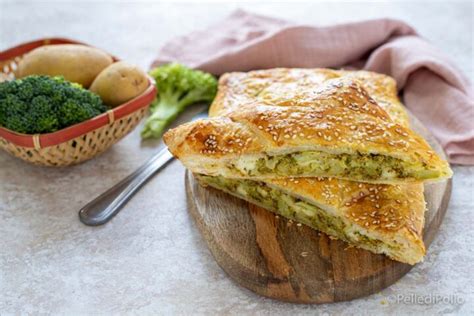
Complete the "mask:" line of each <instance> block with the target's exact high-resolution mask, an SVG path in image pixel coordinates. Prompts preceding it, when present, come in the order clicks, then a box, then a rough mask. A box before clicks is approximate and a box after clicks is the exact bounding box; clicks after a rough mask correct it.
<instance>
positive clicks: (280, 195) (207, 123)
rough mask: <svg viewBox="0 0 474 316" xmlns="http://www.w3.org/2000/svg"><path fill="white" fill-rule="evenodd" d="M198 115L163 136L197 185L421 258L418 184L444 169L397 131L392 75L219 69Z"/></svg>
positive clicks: (380, 249) (404, 257) (410, 134)
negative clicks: (206, 107)
mask: <svg viewBox="0 0 474 316" xmlns="http://www.w3.org/2000/svg"><path fill="white" fill-rule="evenodd" d="M209 113H210V118H209V119H206V120H201V121H196V122H192V123H187V124H184V125H181V126H179V127H177V128H175V129H173V130H170V131H169V132H168V133H166V134H165V137H164V140H165V142H166V144H167V145H168V147H169V150H170V151H171V152H172V153H173V155H174V156H175V157H177V158H178V159H180V160H181V162H182V163H183V164H184V165H185V166H186V167H187V168H188V169H189V170H190V171H192V172H193V173H194V174H195V175H196V177H197V178H198V180H199V181H200V182H201V183H202V184H204V185H209V186H212V187H215V188H217V189H220V190H223V191H226V192H228V193H230V194H232V195H235V196H237V197H240V198H242V199H245V200H247V201H249V202H252V203H255V204H257V205H260V206H262V207H264V208H266V209H268V210H270V211H272V212H275V213H278V214H280V215H282V216H285V217H287V218H290V219H293V220H296V221H298V222H301V223H304V224H306V225H308V226H310V227H312V228H315V229H317V230H320V231H322V232H324V233H326V234H329V235H331V236H334V237H337V238H339V239H342V240H345V241H347V242H349V243H351V244H353V245H355V246H358V247H361V248H364V249H367V250H369V251H372V252H375V253H384V254H386V255H388V256H390V257H391V258H393V259H395V260H398V261H401V262H406V263H409V264H415V263H416V262H419V261H421V260H422V258H423V255H424V253H425V248H424V245H423V241H422V229H423V223H424V210H425V202H424V199H423V184H422V182H423V181H439V180H442V179H445V178H448V177H450V176H451V174H452V173H451V170H450V168H449V164H448V163H447V162H446V161H444V160H442V159H441V158H440V157H439V156H438V155H437V154H436V153H435V152H434V151H433V150H432V149H431V148H430V146H429V145H428V144H427V142H426V141H425V140H424V139H423V138H422V137H420V136H419V135H417V134H416V133H415V132H414V131H412V130H411V129H410V128H409V126H408V119H407V117H408V116H407V114H406V112H405V111H404V109H403V107H402V105H401V103H400V102H399V100H398V98H397V92H396V86H395V83H394V81H393V79H391V78H389V77H386V76H383V75H379V74H374V73H369V72H346V71H333V70H328V69H270V70H262V71H253V72H249V73H230V74H226V75H224V76H222V77H221V79H220V82H219V91H218V95H217V97H216V99H215V101H214V102H213V104H212V105H211V109H210V112H209Z"/></svg>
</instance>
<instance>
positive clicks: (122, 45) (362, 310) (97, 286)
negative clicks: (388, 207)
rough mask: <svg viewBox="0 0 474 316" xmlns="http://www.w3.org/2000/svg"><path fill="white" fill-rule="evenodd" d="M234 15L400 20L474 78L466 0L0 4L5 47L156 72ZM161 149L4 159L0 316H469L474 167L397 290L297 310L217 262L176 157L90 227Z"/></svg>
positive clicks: (0, 166) (132, 144)
mask: <svg viewBox="0 0 474 316" xmlns="http://www.w3.org/2000/svg"><path fill="white" fill-rule="evenodd" d="M237 7H242V8H247V9H249V10H253V11H255V12H259V13H265V14H273V15H275V16H279V17H286V18H288V19H292V20H296V21H301V22H307V23H317V24H330V23H335V22H345V21H353V20H359V19H364V18H374V17H382V16H389V17H394V18H400V19H404V20H405V21H407V22H409V23H411V24H412V25H413V26H415V27H416V28H417V29H418V30H419V32H420V33H421V34H423V36H425V37H426V38H428V39H429V40H430V41H432V42H434V43H435V44H436V45H437V46H439V47H440V48H441V49H443V50H444V51H446V52H447V53H448V54H450V55H451V56H452V58H453V59H454V60H455V62H456V63H457V65H458V66H459V67H460V68H463V69H464V71H465V73H466V74H467V75H468V76H470V77H471V78H472V74H473V64H472V62H473V55H472V52H473V51H472V36H473V32H472V31H473V13H472V12H473V10H472V9H473V7H472V3H470V2H464V3H460V2H455V3H452V2H451V3H442V2H435V3H428V2H415V3H407V2H403V3H347V2H346V3H328V2H324V3H314V4H301V3H300V4H289V3H286V4H270V3H268V4H258V5H257V4H250V3H244V4H241V5H236V4H218V3H214V4H209V3H208V4H177V5H172V4H154V3H150V2H140V3H133V2H121V3H120V4H115V3H113V2H106V3H101V4H93V3H91V2H85V1H84V2H82V1H76V2H72V3H63V2H35V3H28V2H24V1H21V2H18V1H9V2H5V1H2V2H0V49H5V48H8V47H10V46H13V45H15V44H18V43H20V42H24V41H27V40H31V39H35V38H40V37H45V36H53V35H56V36H66V37H70V38H74V39H78V40H82V41H84V42H87V43H90V44H93V45H96V46H99V47H102V48H104V49H106V50H107V51H109V52H112V53H114V54H116V55H117V56H120V57H122V58H123V59H126V60H129V61H131V62H134V63H137V64H139V65H141V66H143V67H147V66H148V65H149V63H150V62H151V60H152V58H153V57H154V55H155V53H156V52H157V50H158V48H159V47H160V45H162V44H163V43H164V42H165V41H166V40H168V39H170V38H172V37H173V36H176V35H179V34H184V33H187V32H189V31H191V30H194V29H196V28H202V27H205V26H207V25H209V24H210V23H212V22H215V21H217V20H219V19H221V18H222V17H224V16H225V15H226V14H228V13H229V12H230V11H231V10H232V9H234V8H237ZM188 117H189V115H188V116H186V115H185V116H183V117H182V118H181V121H184V120H186V119H187V118H188ZM161 146H162V144H161V143H159V142H156V143H154V144H150V143H147V144H143V143H140V139H139V135H138V130H136V131H134V132H133V133H132V134H131V135H129V136H127V137H126V138H125V139H124V140H122V141H121V142H120V143H118V144H117V145H115V146H113V148H112V149H111V150H109V151H108V152H106V153H105V154H103V155H102V156H100V157H98V158H96V159H94V160H92V161H89V162H87V163H84V164H82V165H79V166H75V167H71V168H65V169H50V168H40V167H35V166H31V165H28V164H26V163H23V162H21V161H19V160H17V159H14V158H12V157H10V156H8V155H7V154H5V153H4V152H0V314H19V313H33V314H36V313H53V314H91V313H102V314H112V313H137V314H138V313H139V314H152V313H153V314H154V313H157V312H158V313H160V314H171V313H176V314H194V313H196V314H289V313H296V314H318V313H321V314H352V313H356V314H366V313H369V314H380V313H386V314H393V315H400V314H408V313H415V314H421V313H424V314H431V315H432V314H442V313H454V314H464V315H465V314H472V313H474V294H473V293H474V288H473V284H474V277H473V274H474V271H473V262H474V250H473V247H472V244H473V243H474V234H473V227H474V216H473V211H474V199H473V191H474V188H473V185H474V180H473V174H474V167H458V166H456V167H454V171H455V177H454V190H453V196H452V200H451V203H450V207H449V211H448V213H447V215H446V218H445V221H444V223H443V224H442V226H441V229H440V232H439V235H438V236H437V238H436V239H435V241H434V243H433V244H432V246H431V247H430V249H429V251H428V255H427V256H426V260H425V262H423V263H422V264H419V265H417V266H416V267H415V268H414V269H413V270H412V271H411V272H410V273H409V274H408V275H406V276H405V277H404V278H402V279H401V280H400V281H399V282H397V283H396V284H394V285H392V286H391V287H389V288H387V289H386V290H384V291H382V292H380V293H378V294H374V295H371V296H369V297H366V298H362V299H357V300H354V301H351V302H344V303H337V304H327V305H319V306H316V305H293V304H287V303H281V302H277V301H273V300H270V299H266V298H262V297H259V296H256V295H254V294H253V293H251V292H249V291H248V290H245V289H243V288H240V287H239V286H237V285H235V284H234V283H233V282H232V281H231V280H230V279H229V278H228V277H227V276H226V274H225V273H224V272H223V271H222V270H221V269H220V268H219V267H218V266H217V264H216V263H215V261H214V260H213V258H212V256H211V254H210V253H209V251H208V250H207V248H206V245H205V243H204V242H203V240H202V239H201V237H200V235H199V233H198V231H197V229H196V227H195V225H194V223H193V222H192V219H191V218H190V217H189V215H188V213H187V212H186V203H185V193H184V169H183V167H182V166H181V165H180V164H179V163H178V162H173V163H172V164H171V165H169V166H168V167H167V168H166V169H165V170H164V171H163V172H162V173H160V174H159V175H158V176H156V177H155V178H154V179H152V181H150V182H149V183H148V184H147V185H146V186H145V187H144V188H143V189H142V190H141V191H140V192H139V193H138V194H137V195H136V197H135V198H134V199H133V200H132V201H130V203H129V204H128V205H127V207H126V209H125V210H124V211H123V212H122V213H121V214H120V215H119V216H117V217H116V218H115V219H114V220H113V221H112V222H110V223H109V224H108V225H105V226H103V227H96V228H91V227H86V226H84V225H82V224H81V223H80V222H79V221H78V218H77V210H78V209H79V208H80V207H81V206H82V205H83V204H84V203H86V202H87V201H89V200H90V199H91V198H92V197H94V196H95V195H97V194H98V193H100V192H102V191H103V190H105V189H106V188H108V187H109V186H111V185H112V184H114V183H116V182H117V181H118V180H120V179H121V178H123V177H124V176H125V175H127V174H128V173H129V172H131V171H132V170H134V169H135V168H136V167H137V166H139V165H140V164H141V163H142V162H143V161H144V160H146V159H147V157H149V156H150V155H151V154H152V153H153V152H154V151H155V150H156V148H158V147H161ZM411 294H413V295H417V296H418V297H422V296H426V295H441V296H443V297H449V296H450V295H456V297H457V298H458V300H460V302H458V303H455V304H450V303H443V302H441V303H434V304H419V303H418V304H416V303H408V302H405V303H403V302H397V295H404V296H405V297H409V295H411ZM422 298H423V297H422ZM425 298H426V297H425ZM408 299H409V298H408Z"/></svg>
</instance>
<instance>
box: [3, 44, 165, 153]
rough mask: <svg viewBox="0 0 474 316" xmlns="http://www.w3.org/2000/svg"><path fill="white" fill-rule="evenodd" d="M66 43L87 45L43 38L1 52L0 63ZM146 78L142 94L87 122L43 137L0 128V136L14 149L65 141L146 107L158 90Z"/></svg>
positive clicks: (115, 59) (151, 79)
mask: <svg viewBox="0 0 474 316" xmlns="http://www.w3.org/2000/svg"><path fill="white" fill-rule="evenodd" d="M67 43H70V44H82V45H87V44H83V43H81V42H78V41H74V40H70V39H66V38H45V39H40V40H35V41H32V42H28V43H24V44H20V45H18V46H15V47H12V48H10V49H7V50H5V51H3V52H0V61H3V60H8V59H13V58H15V57H17V56H19V55H23V54H25V53H27V52H29V51H31V50H33V49H35V48H37V47H40V46H43V45H54V44H67ZM87 46H90V45H87ZM114 61H118V59H117V58H114ZM147 79H148V82H149V84H148V88H147V89H146V90H145V91H144V92H143V93H142V94H140V95H139V96H137V97H135V98H134V99H132V100H130V101H128V102H126V103H124V104H121V105H119V106H117V107H115V108H113V109H110V110H108V111H107V112H105V113H102V114H100V115H98V116H95V117H93V118H91V119H89V120H86V121H83V122H80V123H77V124H74V125H71V126H68V127H66V128H63V129H60V130H58V131H55V132H52V133H44V134H23V133H18V132H15V131H12V130H9V129H7V128H5V127H1V126H0V137H2V138H4V139H6V140H8V141H9V142H11V143H13V144H15V145H17V146H21V147H28V148H37V149H39V148H45V147H50V146H55V145H58V144H61V143H63V142H67V141H69V140H71V139H74V138H76V137H79V136H81V135H84V134H87V133H89V132H91V131H93V130H96V129H98V128H101V127H102V126H104V125H107V124H109V123H112V122H113V121H115V120H118V119H121V118H122V117H124V116H127V115H129V114H131V113H133V112H135V111H138V110H140V109H141V108H143V107H146V106H148V105H149V104H150V103H151V101H153V99H154V98H155V96H156V92H157V90H156V85H155V81H154V79H153V78H152V77H150V76H149V75H147Z"/></svg>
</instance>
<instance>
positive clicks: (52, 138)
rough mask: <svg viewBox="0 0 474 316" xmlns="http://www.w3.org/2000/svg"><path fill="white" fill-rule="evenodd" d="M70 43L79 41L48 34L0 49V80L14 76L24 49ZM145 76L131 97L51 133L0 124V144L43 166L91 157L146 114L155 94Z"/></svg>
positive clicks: (153, 86)
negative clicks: (143, 86) (140, 90)
mask: <svg viewBox="0 0 474 316" xmlns="http://www.w3.org/2000/svg"><path fill="white" fill-rule="evenodd" d="M70 43H73V44H82V43H79V42H76V41H72V40H68V39H61V38H51V39H42V40H38V41H34V42H30V43H26V44H23V45H20V46H16V47H14V48H11V49H9V50H6V51H4V52H0V81H2V79H14V78H15V75H14V71H15V69H16V68H17V65H18V62H19V61H20V60H21V58H22V56H23V55H24V54H25V53H27V52H29V51H31V50H33V49H35V48H37V47H40V46H43V45H54V44H70ZM115 60H117V59H115ZM148 80H149V82H150V85H149V87H148V88H147V90H146V91H145V92H143V93H142V94H141V95H139V96H138V97H136V98H135V99H133V100H131V101H129V102H127V103H125V104H122V105H120V106H118V107H115V108H114V109H111V110H109V111H107V112H106V113H103V114H101V115H99V116H96V117H94V118H92V119H90V120H87V121H84V122H81V123H78V124H75V125H73V126H70V127H67V128H64V129H61V130H59V131H56V132H54V133H48V134H36V135H27V134H21V133H16V132H13V131H11V130H8V129H6V128H2V127H0V147H1V148H3V149H4V150H6V151H7V152H9V153H10V154H12V155H13V156H15V157H18V158H20V159H23V160H25V161H27V162H30V163H33V164H37V165H43V166H55V167H59V166H68V165H73V164H77V163H80V162H83V161H85V160H88V159H91V158H92V157H94V156H96V155H98V154H100V153H102V152H104V151H105V150H107V149H108V148H109V147H110V146H112V145H113V144H114V143H116V142H117V141H118V140H120V139H121V138H122V137H124V136H125V135H127V134H128V133H130V132H131V131H132V130H133V129H134V128H135V127H136V126H137V124H138V123H139V122H140V120H141V119H142V118H143V117H144V116H145V115H146V113H147V109H148V106H149V105H150V103H151V102H152V101H153V99H154V98H155V95H156V87H155V84H154V81H153V79H152V78H151V77H149V78H148Z"/></svg>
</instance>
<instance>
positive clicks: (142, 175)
mask: <svg viewBox="0 0 474 316" xmlns="http://www.w3.org/2000/svg"><path fill="white" fill-rule="evenodd" d="M172 158H173V155H171V153H170V152H169V151H168V149H167V148H165V149H163V150H161V151H160V152H158V153H157V154H156V155H154V156H153V157H151V158H150V159H149V160H148V161H147V162H145V163H144V164H143V165H142V166H141V167H140V168H138V169H137V170H136V171H134V172H133V173H132V174H130V175H129V176H128V177H126V178H125V179H123V180H122V181H120V182H119V183H117V184H116V185H114V186H113V187H111V188H110V189H108V190H107V191H105V192H104V193H102V194H101V195H99V196H98V197H96V198H95V199H94V200H92V201H91V202H89V203H87V204H86V205H85V206H84V207H83V208H81V210H80V211H79V219H80V220H81V222H83V223H84V224H86V225H89V226H98V225H102V224H105V223H107V222H108V221H109V220H110V219H111V218H112V217H114V216H115V215H116V214H117V213H118V212H119V211H120V209H121V208H122V207H123V206H124V205H125V204H126V203H127V202H128V200H130V198H131V197H132V196H133V195H134V194H135V193H136V192H137V191H138V189H139V188H140V187H141V186H142V185H143V184H144V183H145V182H146V181H147V180H148V179H150V177H151V176H153V175H154V174H155V173H156V172H158V170H160V169H161V168H162V167H163V166H165V165H166V164H167V163H168V162H169V161H171V160H172Z"/></svg>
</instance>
